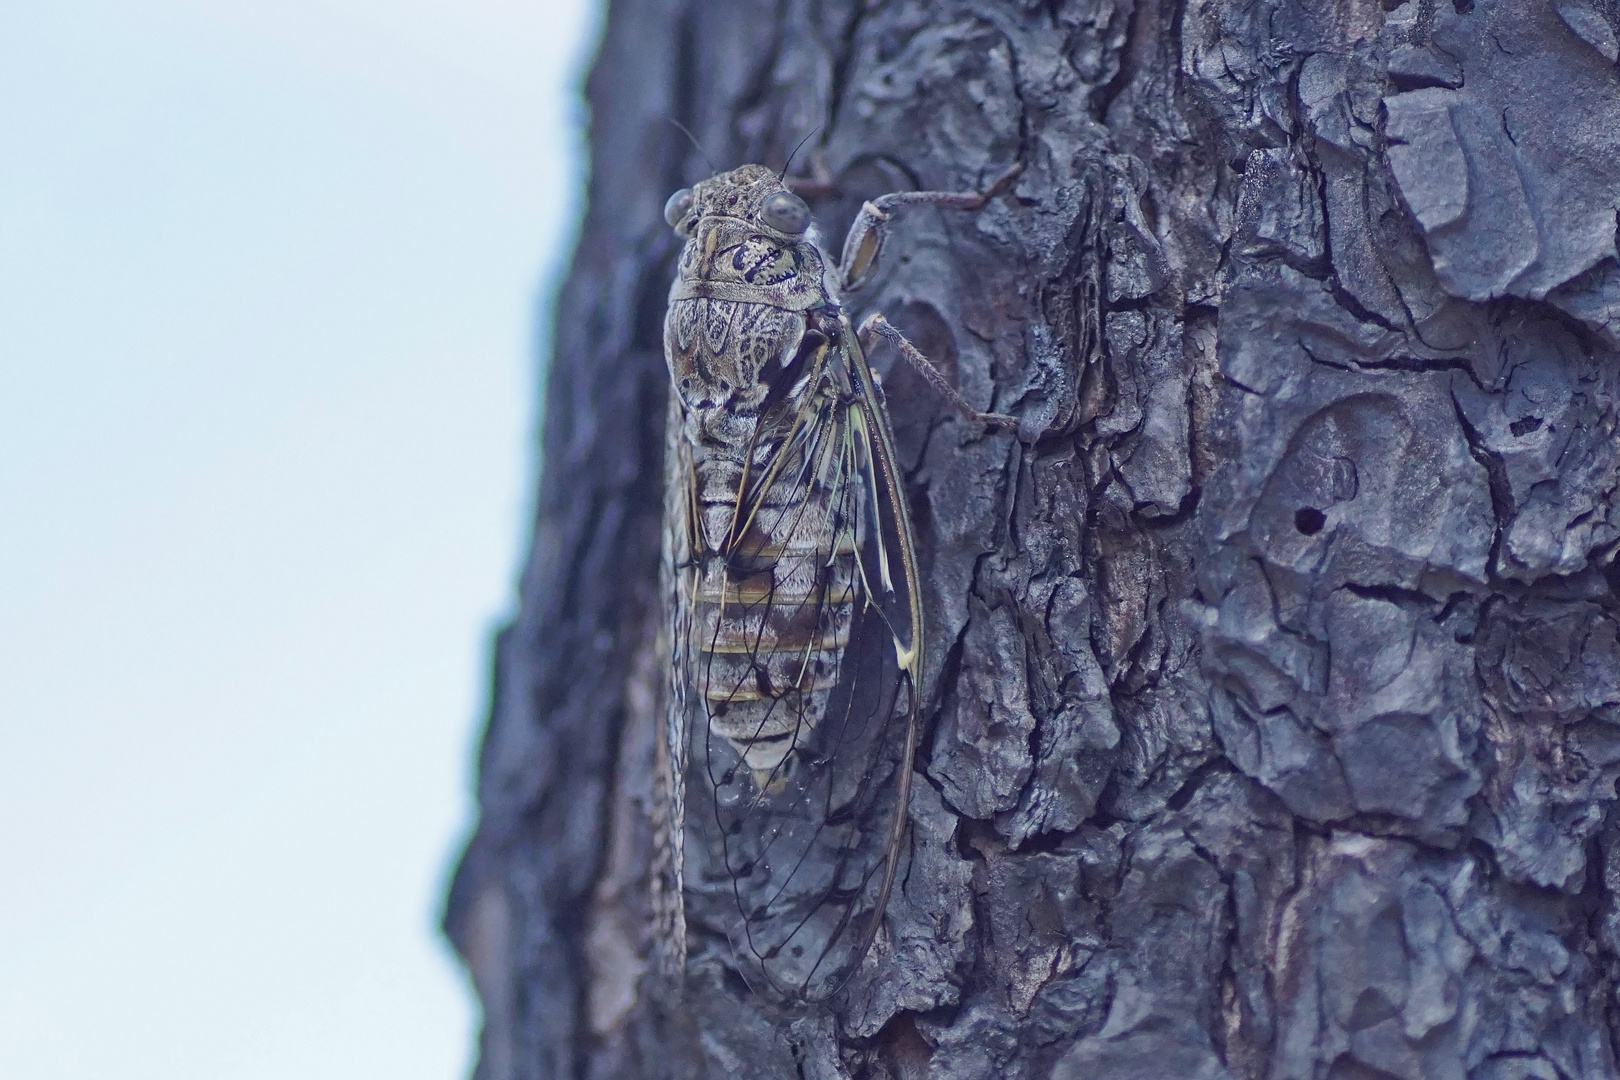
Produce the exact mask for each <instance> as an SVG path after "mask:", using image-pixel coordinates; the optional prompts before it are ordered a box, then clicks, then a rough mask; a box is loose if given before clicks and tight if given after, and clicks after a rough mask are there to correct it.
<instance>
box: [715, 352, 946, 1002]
mask: <svg viewBox="0 0 1620 1080" xmlns="http://www.w3.org/2000/svg"><path fill="white" fill-rule="evenodd" d="M806 348H807V349H810V350H813V351H815V353H816V356H815V357H814V358H813V360H812V361H811V362H810V363H809V364H808V378H807V379H806V381H805V382H801V383H800V384H799V385H800V386H804V385H806V384H807V383H808V384H810V385H817V384H822V385H825V386H828V387H830V388H831V389H830V390H829V392H826V393H815V394H805V395H801V396H799V397H793V396H790V395H784V396H783V397H782V399H781V400H780V401H779V402H777V403H776V404H775V408H774V411H772V412H769V413H767V414H766V415H762V416H761V417H760V424H759V431H760V432H761V437H760V439H759V440H757V441H756V443H755V451H756V454H755V456H754V457H753V458H752V459H751V461H750V466H749V468H748V470H747V471H746V473H745V476H744V479H743V481H742V483H741V484H740V486H739V489H738V492H737V496H736V502H735V504H734V519H733V520H734V523H735V524H734V527H733V529H732V530H731V534H730V537H729V540H728V543H727V545H726V547H727V550H725V551H724V552H723V553H721V554H720V557H718V558H714V559H712V560H707V561H703V560H700V564H701V568H700V569H699V571H698V577H697V582H696V586H695V588H694V589H693V595H694V597H695V602H694V605H693V614H692V620H691V627H692V630H693V635H694V636H693V640H692V642H691V657H692V659H693V661H695V663H696V665H697V677H696V678H695V679H694V680H693V684H694V688H695V690H696V693H697V696H698V697H699V698H700V700H701V702H702V709H703V711H704V713H705V714H706V721H707V722H706V724H704V732H703V738H702V740H701V742H702V745H701V751H700V753H701V757H702V760H701V763H700V767H699V768H698V769H697V770H694V771H698V772H701V774H702V776H703V779H704V781H705V783H704V784H703V785H702V787H703V790H702V792H701V798H702V799H703V801H704V802H706V803H707V804H708V805H707V806H705V807H704V808H703V811H702V812H705V813H706V814H707V815H709V818H710V820H712V821H713V823H714V826H715V835H716V837H717V839H718V841H719V844H720V846H721V848H722V851H723V858H724V865H725V870H726V873H727V876H728V877H729V879H730V886H731V891H732V895H733V899H734V901H735V904H736V908H737V911H738V912H739V913H740V915H741V923H740V931H739V932H738V933H737V934H736V935H735V937H736V945H737V952H738V955H739V956H740V957H741V958H742V959H743V960H744V961H745V963H746V964H748V966H750V967H752V968H753V970H754V971H755V972H756V973H757V974H758V975H759V976H761V977H762V978H763V980H764V982H765V983H766V984H768V985H769V986H770V987H772V988H774V989H775V990H776V991H777V992H778V993H780V994H782V995H784V996H788V997H792V998H797V999H821V998H825V997H828V996H830V995H831V994H832V993H835V992H836V991H837V989H838V988H839V987H840V986H842V985H843V983H844V982H845V981H846V980H847V979H848V977H849V975H850V974H851V973H852V972H853V971H854V970H855V968H856V967H857V966H858V965H859V963H860V960H861V958H862V956H863V955H864V954H865V952H866V950H867V948H868V947H869V946H870V944H871V942H872V939H873V937H874V935H875V934H876V932H877V928H878V925H879V923H880V921H881V919H882V915H883V908H884V905H885V903H886V901H887V896H888V892H889V890H890V886H891V884H892V882H893V879H894V875H895V871H896V867H897V865H898V860H899V857H900V848H901V845H900V842H899V841H900V836H901V832H902V829H903V825H904V819H905V807H906V800H907V797H908V794H909V785H910V775H911V757H912V753H913V750H914V745H915V738H916V730H915V729H916V709H917V700H916V674H917V654H918V650H917V644H918V642H917V637H918V634H917V629H918V625H917V624H918V617H917V606H916V570H915V560H914V557H913V554H912V540H911V534H910V525H909V519H908V517H907V514H906V509H905V503H904V500H903V494H902V491H901V488H900V481H899V474H898V471H897V470H896V468H895V465H894V455H893V450H892V446H891V444H890V440H889V437H888V428H887V420H886V418H885V417H884V414H883V411H882V407H881V403H880V402H879V401H878V399H877V396H876V392H875V389H874V388H873V387H872V385H871V381H870V377H869V376H868V375H867V373H866V370H865V365H864V360H863V359H862V357H861V356H860V353H859V351H858V345H856V343H855V341H854V338H853V335H852V334H849V333H848V332H847V327H845V328H844V332H843V333H835V334H829V335H825V336H814V337H812V336H809V335H807V340H806ZM696 797H698V796H696V795H694V798H696ZM692 812H693V813H698V812H700V811H698V810H697V809H696V807H695V805H694V808H693V810H692Z"/></svg>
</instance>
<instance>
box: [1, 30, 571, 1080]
mask: <svg viewBox="0 0 1620 1080" xmlns="http://www.w3.org/2000/svg"><path fill="white" fill-rule="evenodd" d="M595 6H596V5H595V4H594V3H592V2H590V0H566V2H554V0H392V2H384V0H275V2H273V3H272V2H263V0H236V2H231V0H39V2H26V0H23V2H16V3H9V4H5V5H4V6H3V7H0V1076H4V1077H5V1078H6V1080H103V1078H106V1080H146V1078H154V1080H155V1078H160V1077H161V1078H162V1080H188V1078H193V1077H195V1078H206V1080H324V1078H333V1080H337V1078H342V1080H359V1078H367V1077H377V1078H386V1080H413V1078H418V1077H420V1078H424V1080H427V1078H434V1080H443V1078H451V1077H457V1076H461V1075H463V1074H464V1073H465V1070H466V1068H467V1064H468V1053H469V1041H470V1037H471V1033H472V1031H473V1029H474V1025H475V1013H474V1009H473V1006H472V1003H471V1001H470V999H469V996H468V994H467V991H466V989H465V987H464V984H463V980H462V978H461V975H460V972H459V970H458V969H457V968H456V967H455V966H454V965H453V964H452V962H451V960H450V958H449V954H448V952H447V950H446V949H445V947H444V946H443V945H442V944H441V943H440V941H439V939H438V937H437V931H436V928H435V926H434V920H435V917H436V914H437V907H438V903H439V896H440V892H441V889H442V886H443V883H444V880H445V877H446V874H447V869H448V864H449V860H450V857H451V854H452V849H453V847H454V845H455V844H456V842H457V841H458V839H459V838H460V836H461V835H462V834H463V831H464V829H465V828H466V826H467V824H468V820H469V815H470V799H469V794H468V793H469V791H470V782H471V754H472V748H473V745H474V740H475V737H476V731H477V724H478V721H479V719H480V717H481V713H482V709H483V706H484V694H485V683H486V676H487V671H486V669H487V665H488V655H487V654H488V642H489V635H490V631H491V628H492V627H493V626H494V625H495V623H496V622H497V621H498V620H499V619H500V618H501V617H502V616H503V615H505V614H507V613H509V611H510V609H511V606H512V603H513V586H512V583H513V582H514V580H515V575H516V566H517V560H518V559H519V557H520V555H521V552H522V549H523V545H524V542H525V539H526V536H525V534H526V525H527V518H528V512H529V504H530V494H529V489H530V487H531V475H532V472H533V469H534V466H535V463H534V461H533V446H534V443H535V439H534V437H533V426H534V403H535V385H536V374H537V372H536V368H537V364H538V356H539V349H538V348H537V346H536V341H537V340H543V336H544V328H543V326H541V325H540V323H541V322H542V321H543V314H542V313H543V308H544V303H543V302H542V301H543V298H545V297H546V296H547V294H548V292H549V288H550V281H551V280H552V278H553V277H554V271H555V268H556V267H557V266H558V265H559V263H560V261H561V257H562V251H561V249H562V246H563V245H565V244H566V242H567V240H568V239H569V238H570V234H571V230H572V227H573V225H572V222H573V214H574V212H575V206H576V195H575V192H576V188H577V186H578V183H579V179H580V170H581V166H580V165H579V154H578V148H577V143H578V139H579V132H578V123H579V121H580V110H579V107H578V106H577V105H576V104H575V97H574V93H573V89H574V85H575V83H576V81H577V76H578V72H579V70H580V67H581V64H582V61H583V50H584V48H586V45H585V39H586V37H587V36H588V35H590V34H593V33H594V26H592V25H590V24H591V22H592V21H593V20H594V18H595V13H594V8H595Z"/></svg>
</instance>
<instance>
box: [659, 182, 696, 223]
mask: <svg viewBox="0 0 1620 1080" xmlns="http://www.w3.org/2000/svg"><path fill="white" fill-rule="evenodd" d="M691 210H692V189H691V188H684V187H683V188H681V190H679V191H677V192H676V193H675V194H673V195H671V196H670V197H669V202H667V203H665V204H664V220H665V221H667V222H669V227H670V228H672V229H674V230H675V231H676V232H679V231H680V228H681V222H683V221H685V220H686V215H687V214H688V213H690V212H691Z"/></svg>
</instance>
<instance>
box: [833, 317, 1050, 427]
mask: <svg viewBox="0 0 1620 1080" xmlns="http://www.w3.org/2000/svg"><path fill="white" fill-rule="evenodd" d="M856 336H857V337H858V338H859V339H860V342H861V348H862V349H864V350H865V351H866V352H868V353H870V352H871V351H872V346H873V345H874V344H875V343H876V340H877V339H878V338H883V339H884V340H886V341H888V342H890V343H891V344H893V345H894V347H895V348H896V349H899V350H900V355H901V356H903V357H905V358H906V362H907V363H909V364H910V365H911V366H912V367H914V368H916V369H917V374H919V375H921V376H922V377H923V378H925V379H927V380H928V385H929V386H932V387H933V388H934V389H935V390H938V391H939V392H940V394H942V395H943V396H944V397H945V399H946V400H947V401H949V402H950V403H951V404H952V405H955V406H956V407H957V408H958V409H960V410H962V415H964V416H966V417H967V418H968V419H969V420H977V421H978V422H979V423H981V424H987V425H989V426H990V427H999V428H1011V429H1016V428H1017V427H1018V417H1016V416H1007V415H1005V414H1003V413H987V412H980V411H979V410H978V409H975V408H974V407H973V406H972V405H969V404H968V400H967V398H965V397H963V396H962V395H961V394H960V393H958V392H957V390H956V387H954V386H952V385H951V384H950V383H949V382H947V381H946V379H945V376H944V374H942V373H941V372H940V370H939V368H937V367H935V366H934V362H933V361H932V360H930V359H928V357H926V356H924V355H923V352H922V350H921V349H919V348H917V346H915V345H913V344H912V343H911V342H909V341H907V340H906V335H904V334H902V333H901V332H900V331H899V330H897V329H895V327H894V324H893V323H891V322H889V320H888V319H885V318H884V317H883V313H882V312H881V311H874V312H872V314H870V315H868V316H867V317H866V318H865V319H863V320H862V321H861V328H860V329H859V330H857V331H856Z"/></svg>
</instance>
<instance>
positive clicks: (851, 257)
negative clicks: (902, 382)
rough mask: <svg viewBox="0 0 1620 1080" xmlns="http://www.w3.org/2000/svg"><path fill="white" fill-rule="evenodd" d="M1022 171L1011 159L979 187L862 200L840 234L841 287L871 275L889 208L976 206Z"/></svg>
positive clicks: (859, 283)
mask: <svg viewBox="0 0 1620 1080" xmlns="http://www.w3.org/2000/svg"><path fill="white" fill-rule="evenodd" d="M1023 171H1024V166H1023V163H1022V162H1014V163H1013V165H1012V167H1011V168H1009V169H1008V170H1007V171H1006V172H1004V173H1002V174H1001V175H1000V176H998V177H996V179H995V181H994V182H993V183H992V184H991V185H990V186H989V187H987V188H985V189H984V190H983V191H896V192H893V193H891V194H889V195H880V196H878V197H877V198H876V199H873V200H871V201H870V202H867V203H863V204H862V205H861V212H860V213H859V214H856V215H855V223H854V224H853V225H851V226H850V227H849V235H848V236H846V237H844V254H843V257H842V258H841V259H839V262H838V273H839V279H840V280H841V281H842V282H843V286H844V288H846V289H858V288H860V287H861V286H862V285H863V284H865V282H866V279H867V277H868V276H870V275H871V272H872V267H873V265H874V264H876V262H877V257H878V252H879V251H880V250H881V249H882V247H883V226H884V224H885V223H887V222H888V220H889V216H890V214H891V212H892V211H894V210H897V209H899V208H900V207H902V206H916V205H919V204H920V205H925V206H943V207H946V208H948V209H952V210H977V209H979V207H981V206H983V205H984V204H985V203H987V202H989V201H990V200H991V199H993V198H995V197H996V196H997V195H999V194H1001V193H1002V192H1003V191H1005V190H1007V188H1008V186H1009V185H1011V184H1012V182H1013V181H1014V180H1016V179H1017V178H1018V174H1019V173H1021V172H1023ZM919 355H921V354H919Z"/></svg>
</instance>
